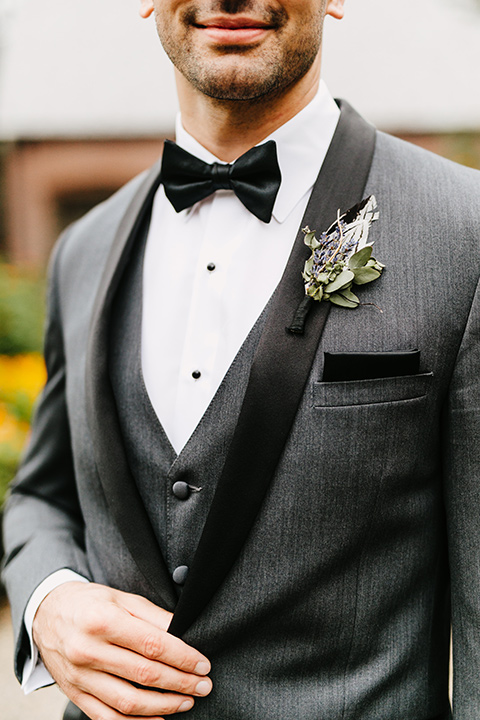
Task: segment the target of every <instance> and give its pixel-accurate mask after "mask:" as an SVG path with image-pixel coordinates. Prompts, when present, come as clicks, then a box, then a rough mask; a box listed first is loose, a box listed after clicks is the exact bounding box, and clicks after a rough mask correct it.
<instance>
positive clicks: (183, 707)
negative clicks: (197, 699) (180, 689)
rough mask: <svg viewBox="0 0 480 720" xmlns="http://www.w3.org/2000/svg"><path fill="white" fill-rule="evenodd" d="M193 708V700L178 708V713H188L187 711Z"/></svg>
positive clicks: (186, 701)
mask: <svg viewBox="0 0 480 720" xmlns="http://www.w3.org/2000/svg"><path fill="white" fill-rule="evenodd" d="M192 707H193V700H185V702H183V703H182V704H181V705H180V707H179V708H178V712H187V710H191V709H192Z"/></svg>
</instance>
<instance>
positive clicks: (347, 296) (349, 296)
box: [338, 290, 360, 305]
mask: <svg viewBox="0 0 480 720" xmlns="http://www.w3.org/2000/svg"><path fill="white" fill-rule="evenodd" d="M338 294H339V295H341V296H342V297H343V298H345V300H350V302H352V303H355V304H356V305H360V300H359V299H358V297H357V296H356V295H355V293H353V292H352V291H351V290H342V291H341V292H340V293H338Z"/></svg>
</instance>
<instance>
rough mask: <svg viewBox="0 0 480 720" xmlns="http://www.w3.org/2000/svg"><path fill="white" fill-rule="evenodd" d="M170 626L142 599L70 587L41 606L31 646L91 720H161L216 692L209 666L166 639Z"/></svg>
mask: <svg viewBox="0 0 480 720" xmlns="http://www.w3.org/2000/svg"><path fill="white" fill-rule="evenodd" d="M171 619H172V614H171V613H169V612H167V611H166V610H162V609H161V608H159V607H157V606H156V605H153V604H152V603H151V602H149V601H148V600H146V599H145V598H142V597H140V596H138V595H131V594H129V593H124V592H120V591H119V590H112V589H111V588H108V587H105V586H103V585H96V584H94V583H91V584H88V585H87V584H85V583H77V582H69V583H65V584H64V585H60V586H59V587H57V588H55V589H54V590H52V592H51V593H49V594H48V595H47V596H46V598H45V599H44V600H43V602H42V603H41V604H40V606H39V608H38V610H37V613H36V615H35V620H34V622H33V638H34V641H35V643H36V645H37V647H38V649H39V651H40V654H41V656H42V660H43V662H44V663H45V665H46V667H47V669H48V670H49V672H50V674H51V675H52V677H53V678H54V679H55V680H56V682H57V684H58V685H59V686H60V688H61V689H62V690H63V692H64V693H65V694H66V695H67V697H68V698H70V700H72V702H73V703H75V705H77V706H78V707H79V708H80V709H81V710H83V712H84V713H85V714H86V715H88V717H90V718H92V720H120V718H124V717H126V716H127V717H129V718H132V717H133V718H144V717H148V718H156V720H159V719H160V720H161V716H163V715H170V714H172V713H176V712H185V711H186V710H190V709H191V708H192V707H193V703H194V698H193V696H195V695H196V696H204V695H208V693H209V692H210V690H211V689H212V682H211V680H210V678H207V677H205V676H206V675H207V674H208V673H209V672H210V663H209V661H208V660H207V658H206V657H204V656H203V655H201V654H200V653H199V652H198V651H197V650H195V649H194V648H192V647H190V646H189V645H187V644H186V643H184V642H183V641H182V640H179V639H178V638H176V637H174V636H173V635H169V634H168V633H167V632H166V631H167V628H168V626H169V624H170V621H171ZM132 683H137V684H139V685H142V686H145V687H142V688H137V687H135V686H134V685H133V684H132ZM148 688H158V689H160V690H162V691H166V692H158V691H157V690H153V689H152V690H150V689H148Z"/></svg>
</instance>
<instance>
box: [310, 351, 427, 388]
mask: <svg viewBox="0 0 480 720" xmlns="http://www.w3.org/2000/svg"><path fill="white" fill-rule="evenodd" d="M324 358H325V363H324V368H323V377H322V381H323V382H335V381H338V380H371V379H372V378H386V377H396V376H399V375H416V374H417V373H418V372H419V370H420V350H395V351H391V352H338V353H335V352H326V353H324Z"/></svg>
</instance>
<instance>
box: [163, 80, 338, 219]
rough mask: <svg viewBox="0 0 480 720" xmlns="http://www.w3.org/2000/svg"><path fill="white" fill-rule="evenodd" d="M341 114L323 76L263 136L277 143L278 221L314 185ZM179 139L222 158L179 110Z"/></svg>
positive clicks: (203, 154) (203, 156) (201, 153)
mask: <svg viewBox="0 0 480 720" xmlns="http://www.w3.org/2000/svg"><path fill="white" fill-rule="evenodd" d="M339 118H340V110H339V108H338V106H337V104H336V103H335V101H334V99H333V98H332V96H331V95H330V93H329V91H328V89H327V86H326V85H325V83H324V81H323V80H321V81H320V86H319V89H318V92H317V94H316V95H315V97H314V98H313V100H311V101H310V102H309V104H308V105H306V106H305V107H304V108H303V109H302V110H301V111H300V112H299V113H297V115H295V116H294V117H293V118H291V119H290V120H289V121H288V122H286V123H285V124H284V125H282V126H281V127H279V128H277V130H275V131H274V132H273V133H272V134H271V135H270V136H269V137H268V138H265V140H262V143H264V142H267V140H275V142H276V144H277V153H278V163H279V165H280V171H281V173H282V183H281V185H280V189H279V191H278V195H277V198H276V200H275V205H274V207H273V217H274V218H275V220H277V221H278V222H280V223H282V222H284V220H285V219H286V218H287V217H288V215H289V214H290V213H291V212H292V210H293V208H294V207H295V206H296V204H297V203H298V202H299V201H300V200H301V199H302V197H303V196H304V195H305V193H307V192H308V191H309V190H311V188H312V187H313V184H314V183H315V180H316V179H317V175H318V173H319V171H320V168H321V167H322V164H323V161H324V159H325V156H326V154H327V151H328V148H329V146H330V143H331V141H332V138H333V134H334V132H335V129H336V127H337V123H338V120H339ZM176 141H177V144H178V145H179V146H180V147H182V148H183V149H184V150H187V152H189V153H191V154H192V155H195V157H198V158H199V159H200V160H203V162H206V163H213V162H222V161H221V160H219V159H218V158H216V157H215V156H214V155H212V153H211V152H209V151H208V150H207V149H206V148H204V147H203V146H202V145H200V143H199V142H197V141H196V140H195V139H194V138H193V137H192V136H191V135H190V134H189V133H188V132H187V131H186V130H185V129H184V127H183V126H182V122H181V116H180V113H179V114H178V115H177V120H176ZM262 143H259V144H262Z"/></svg>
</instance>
